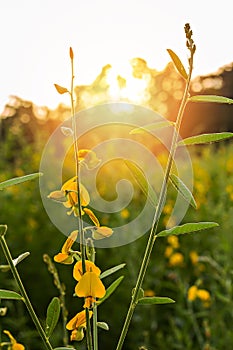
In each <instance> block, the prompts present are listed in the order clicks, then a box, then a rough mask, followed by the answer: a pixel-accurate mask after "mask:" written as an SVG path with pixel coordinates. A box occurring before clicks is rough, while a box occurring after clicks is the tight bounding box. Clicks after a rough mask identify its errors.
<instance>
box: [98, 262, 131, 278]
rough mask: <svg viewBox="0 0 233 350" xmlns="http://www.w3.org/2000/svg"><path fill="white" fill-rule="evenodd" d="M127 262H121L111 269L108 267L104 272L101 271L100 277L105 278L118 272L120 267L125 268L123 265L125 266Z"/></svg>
mask: <svg viewBox="0 0 233 350" xmlns="http://www.w3.org/2000/svg"><path fill="white" fill-rule="evenodd" d="M125 265H126V264H120V265H117V266H114V267H112V268H111V269H108V270H106V271H104V272H102V273H101V275H100V278H105V277H107V276H110V275H112V274H113V273H115V272H117V271H118V270H120V269H123V267H125Z"/></svg>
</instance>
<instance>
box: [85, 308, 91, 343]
mask: <svg viewBox="0 0 233 350" xmlns="http://www.w3.org/2000/svg"><path fill="white" fill-rule="evenodd" d="M85 311H86V321H87V333H86V337H87V348H88V350H93V344H92V336H91V323H90V315H89V310H88V308H85Z"/></svg>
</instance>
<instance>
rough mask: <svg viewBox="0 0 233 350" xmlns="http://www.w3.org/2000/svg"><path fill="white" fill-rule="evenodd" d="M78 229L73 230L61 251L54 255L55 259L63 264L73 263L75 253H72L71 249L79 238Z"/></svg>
mask: <svg viewBox="0 0 233 350" xmlns="http://www.w3.org/2000/svg"><path fill="white" fill-rule="evenodd" d="M77 236H78V231H77V230H75V231H73V232H71V234H70V235H69V237H68V238H67V240H66V241H65V243H64V245H63V246H62V249H61V253H58V254H57V255H55V256H54V261H56V262H58V263H61V264H72V263H73V261H74V258H73V254H71V252H70V249H71V247H72V245H73V244H74V242H75V240H76V239H77Z"/></svg>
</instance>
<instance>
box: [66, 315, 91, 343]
mask: <svg viewBox="0 0 233 350" xmlns="http://www.w3.org/2000/svg"><path fill="white" fill-rule="evenodd" d="M88 312H89V318H91V317H92V311H89V310H88ZM86 325H87V321H86V310H83V311H81V312H79V313H77V314H76V315H75V316H74V317H73V318H72V319H71V320H70V321H69V322H68V323H67V325H66V329H68V330H69V331H72V333H71V337H70V340H71V341H80V340H82V339H83V338H84V332H83V330H84V329H85V328H86Z"/></svg>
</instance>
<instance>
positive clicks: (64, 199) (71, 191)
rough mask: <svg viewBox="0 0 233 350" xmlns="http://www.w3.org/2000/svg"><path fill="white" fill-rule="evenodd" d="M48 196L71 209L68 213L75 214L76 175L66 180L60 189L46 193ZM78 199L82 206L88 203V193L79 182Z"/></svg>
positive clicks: (76, 196)
mask: <svg viewBox="0 0 233 350" xmlns="http://www.w3.org/2000/svg"><path fill="white" fill-rule="evenodd" d="M48 198H50V199H53V200H55V201H56V202H61V203H62V204H63V205H64V206H65V207H66V208H69V209H71V210H70V211H69V212H68V213H67V214H68V215H70V214H72V213H73V212H74V215H75V216H77V215H78V214H77V208H76V206H77V202H78V195H77V176H74V177H72V178H71V179H70V180H68V181H66V182H65V183H64V185H63V186H62V188H61V190H59V191H53V192H51V193H50V194H49V195H48ZM80 200H81V206H82V207H86V206H87V205H88V204H89V203H90V196H89V193H88V191H87V189H86V188H85V186H83V185H82V184H80Z"/></svg>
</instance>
